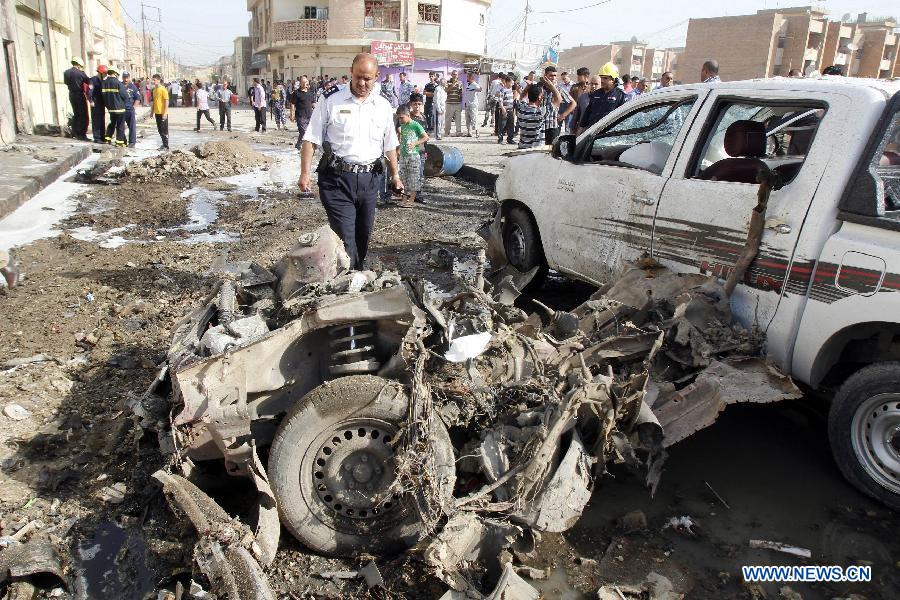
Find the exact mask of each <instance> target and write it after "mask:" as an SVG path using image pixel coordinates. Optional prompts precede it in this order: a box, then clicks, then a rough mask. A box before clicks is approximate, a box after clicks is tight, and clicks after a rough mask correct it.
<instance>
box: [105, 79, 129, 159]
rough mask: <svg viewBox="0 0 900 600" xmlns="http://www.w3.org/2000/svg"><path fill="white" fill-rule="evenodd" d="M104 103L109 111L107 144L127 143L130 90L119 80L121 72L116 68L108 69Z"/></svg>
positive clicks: (120, 144) (118, 144) (119, 144)
mask: <svg viewBox="0 0 900 600" xmlns="http://www.w3.org/2000/svg"><path fill="white" fill-rule="evenodd" d="M103 103H104V104H105V105H106V110H107V111H108V112H109V125H107V126H106V137H105V138H104V139H105V140H106V143H107V144H115V145H116V146H124V145H125V105H126V104H127V103H128V92H127V91H126V90H125V86H124V85H123V84H122V82H121V81H119V72H118V71H117V70H116V69H113V68H109V69H107V70H106V79H104V80H103ZM113 135H115V138H113Z"/></svg>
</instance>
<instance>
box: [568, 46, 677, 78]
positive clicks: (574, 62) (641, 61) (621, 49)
mask: <svg viewBox="0 0 900 600" xmlns="http://www.w3.org/2000/svg"><path fill="white" fill-rule="evenodd" d="M680 51H683V48H651V47H649V46H647V44H646V43H645V42H640V41H637V40H636V39H632V40H628V41H619V42H611V43H609V44H600V45H594V46H584V45H582V46H576V47H574V48H569V49H567V50H563V51H562V52H560V54H559V66H560V68H561V69H562V70H565V71H569V72H574V71H575V70H576V69H578V68H580V67H587V68H589V69H590V70H591V72H592V73H595V72H596V71H597V70H598V69H599V68H600V67H601V66H603V65H604V64H606V63H608V62H611V63H613V64H614V65H615V66H616V69H618V71H619V74H620V75H622V76H623V77H624V76H625V75H626V74H627V75H629V76H631V77H643V78H646V79H647V80H648V81H659V78H660V76H661V75H662V74H663V73H665V72H666V71H672V72H673V74H674V73H675V70H676V69H677V68H678V56H679V52H680ZM675 77H676V79H677V77H678V76H677V74H675Z"/></svg>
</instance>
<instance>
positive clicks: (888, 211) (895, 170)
mask: <svg viewBox="0 0 900 600" xmlns="http://www.w3.org/2000/svg"><path fill="white" fill-rule="evenodd" d="M879 150H880V152H876V154H875V158H876V159H877V160H878V164H877V165H876V166H875V169H874V170H875V177H876V178H878V179H880V180H881V183H882V184H883V185H884V216H886V217H890V218H892V219H895V220H898V221H900V112H895V113H894V122H893V124H892V125H891V126H890V127H888V129H887V131H886V132H885V135H884V139H883V140H882V141H881V146H880V148H879Z"/></svg>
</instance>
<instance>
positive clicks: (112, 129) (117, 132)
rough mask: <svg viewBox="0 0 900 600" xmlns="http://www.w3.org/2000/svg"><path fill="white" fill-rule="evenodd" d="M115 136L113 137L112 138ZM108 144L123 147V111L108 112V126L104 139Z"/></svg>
mask: <svg viewBox="0 0 900 600" xmlns="http://www.w3.org/2000/svg"><path fill="white" fill-rule="evenodd" d="M113 136H115V137H113ZM104 139H105V140H106V141H107V142H109V143H110V144H112V143H115V144H118V145H119V146H124V145H125V111H124V110H123V111H122V112H110V113H109V125H107V126H106V137H105V138H104Z"/></svg>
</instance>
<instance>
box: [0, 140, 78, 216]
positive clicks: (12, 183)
mask: <svg viewBox="0 0 900 600" xmlns="http://www.w3.org/2000/svg"><path fill="white" fill-rule="evenodd" d="M92 149H93V144H90V143H88V142H77V141H75V140H73V139H70V138H64V137H49V136H38V135H19V136H17V137H16V140H15V142H13V143H12V144H9V145H6V146H0V173H3V178H2V179H0V218H3V217H5V216H6V215H8V214H9V213H11V212H13V211H14V210H15V209H16V208H18V207H19V206H21V205H22V204H23V203H24V202H25V201H26V200H28V199H29V198H31V197H32V196H34V195H35V194H37V193H38V192H39V191H41V190H42V189H44V188H45V187H47V186H48V185H50V184H51V183H53V182H54V181H56V180H57V179H58V178H59V177H60V176H61V175H62V174H63V173H65V172H66V171H68V170H69V169H71V168H72V167H74V166H75V165H77V164H78V163H80V162H81V161H83V160H84V159H86V158H87V157H89V156H90V155H91V152H92Z"/></svg>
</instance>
